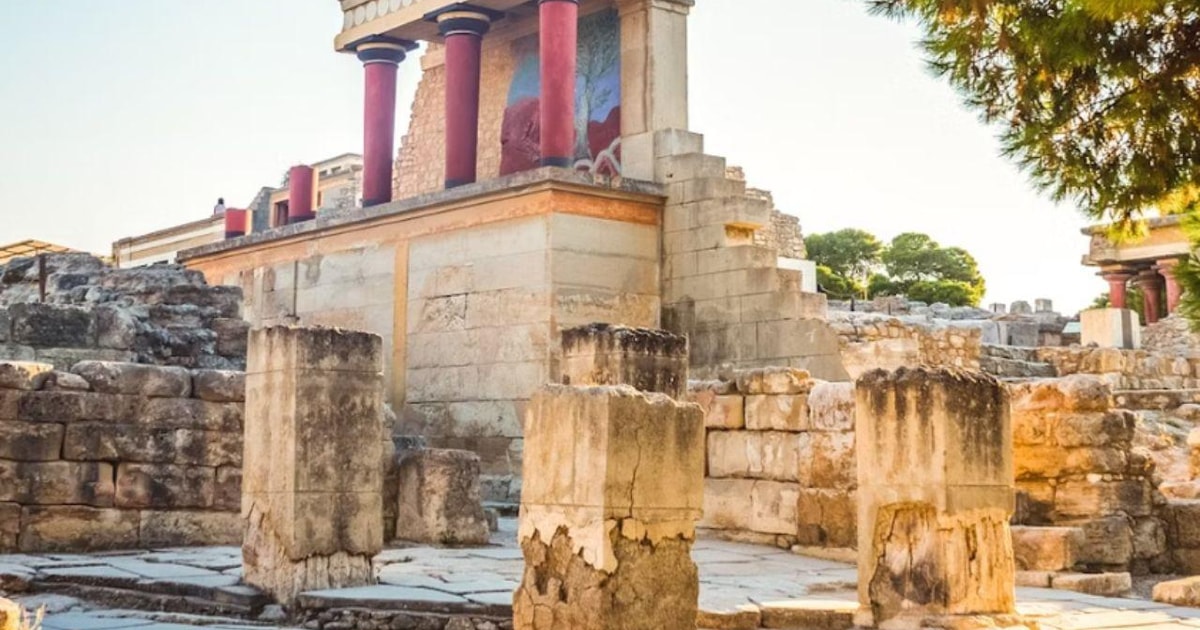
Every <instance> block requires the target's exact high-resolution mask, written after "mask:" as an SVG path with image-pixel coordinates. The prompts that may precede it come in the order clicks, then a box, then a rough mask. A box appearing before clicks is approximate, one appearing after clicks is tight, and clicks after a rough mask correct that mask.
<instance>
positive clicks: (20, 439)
mask: <svg viewBox="0 0 1200 630" xmlns="http://www.w3.org/2000/svg"><path fill="white" fill-rule="evenodd" d="M62 446H63V425H61V424H48V423H44V422H15V421H0V459H11V460H17V461H26V462H44V461H52V460H56V459H58V458H59V456H60V455H62Z"/></svg>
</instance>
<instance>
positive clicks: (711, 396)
mask: <svg viewBox="0 0 1200 630" xmlns="http://www.w3.org/2000/svg"><path fill="white" fill-rule="evenodd" d="M688 400H689V401H690V402H694V403H697V404H699V405H700V408H701V409H703V410H704V426H705V428H708V429H741V428H744V427H745V426H746V417H745V405H746V399H745V398H743V397H742V396H737V395H727V394H725V395H723V394H717V393H716V392H713V391H711V390H709V391H701V392H692V393H690V394H689V395H688Z"/></svg>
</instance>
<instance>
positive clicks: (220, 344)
mask: <svg viewBox="0 0 1200 630" xmlns="http://www.w3.org/2000/svg"><path fill="white" fill-rule="evenodd" d="M212 328H213V332H214V333H216V335H217V354H219V355H221V356H225V357H244V356H246V339H247V337H248V336H249V333H250V323H249V322H247V321H244V320H241V319H231V318H222V317H218V318H216V319H214V320H212Z"/></svg>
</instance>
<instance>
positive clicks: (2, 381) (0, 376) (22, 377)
mask: <svg viewBox="0 0 1200 630" xmlns="http://www.w3.org/2000/svg"><path fill="white" fill-rule="evenodd" d="M52 371H54V366H53V365H51V364H49V363H36V362H33V361H0V389H19V390H25V391H30V390H35V389H41V381H42V380H43V379H44V378H45V377H46V376H48V375H49V373H50V372H52Z"/></svg>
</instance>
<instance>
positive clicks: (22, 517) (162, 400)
mask: <svg viewBox="0 0 1200 630" xmlns="http://www.w3.org/2000/svg"><path fill="white" fill-rule="evenodd" d="M244 388H245V381H244V375H243V373H241V372H231V371H217V370H188V369H185V368H181V367H160V366H148V365H139V364H131V363H113V362H100V361H83V362H80V363H77V364H76V365H74V366H73V367H72V369H71V371H69V372H68V371H62V370H56V369H54V366H52V365H49V364H42V363H21V362H6V363H0V551H17V550H20V551H26V552H33V551H57V552H82V551H95V550H103V549H130V548H150V547H170V546H178V545H216V544H225V545H227V544H237V543H238V542H239V541H240V540H241V522H240V518H239V511H240V503H241V476H242V407H243V402H242V401H243V398H244Z"/></svg>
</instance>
